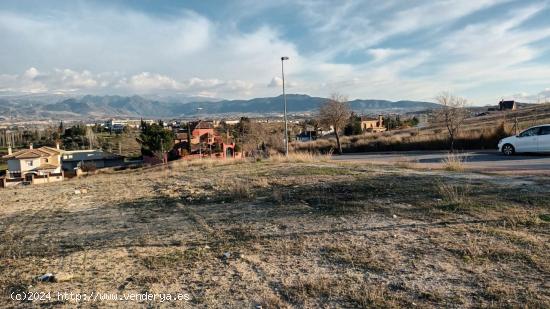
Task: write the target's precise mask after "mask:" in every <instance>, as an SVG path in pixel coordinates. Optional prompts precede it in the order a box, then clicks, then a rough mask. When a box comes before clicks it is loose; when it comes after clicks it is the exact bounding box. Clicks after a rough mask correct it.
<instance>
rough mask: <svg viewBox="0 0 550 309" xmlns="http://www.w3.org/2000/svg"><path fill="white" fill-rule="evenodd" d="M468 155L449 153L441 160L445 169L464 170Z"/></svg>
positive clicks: (451, 170) (452, 170)
mask: <svg viewBox="0 0 550 309" xmlns="http://www.w3.org/2000/svg"><path fill="white" fill-rule="evenodd" d="M466 160H467V157H466V156H464V155H460V154H455V153H449V154H447V156H446V157H445V158H444V159H443V161H442V162H441V163H442V164H443V169H445V170H446V171H450V172H464V163H465V162H466Z"/></svg>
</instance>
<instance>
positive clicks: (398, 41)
mask: <svg viewBox="0 0 550 309" xmlns="http://www.w3.org/2000/svg"><path fill="white" fill-rule="evenodd" d="M548 16H550V0H519V1H510V0H456V1H438V0H427V1H422V0H407V1H406V0H401V1H398V0H385V1H370V0H349V1H345V0H339V1H333V0H328V1H313V0H278V1H260V0H236V1H230V0H227V1H223V0H204V1H163V0H157V1H154V0H134V1H116V0H111V1H99V0H97V1H78V0H76V1H56V0H50V1H39V0H36V1H28V0H17V1H15V0H14V1H10V0H3V1H1V2H0V93H1V94H36V93H45V94H61V93H62V94H75V95H76V94H98V95H102V94H120V95H133V94H138V95H145V94H150V95H152V94H155V95H166V96H170V95H182V96H183V95H185V96H205V97H214V98H225V99H249V98H253V97H267V96H277V95H279V94H281V92H282V87H281V84H282V80H281V60H280V58H281V56H287V57H289V60H288V61H285V63H284V65H285V67H284V69H285V85H286V87H287V93H303V94H308V95H312V96H323V97H327V96H329V95H330V94H331V93H335V92H338V93H341V94H344V95H347V96H348V97H349V98H350V99H356V98H360V99H389V100H422V101H433V100H434V97H436V96H437V95H438V94H439V93H441V92H443V91H449V92H452V93H453V94H455V95H459V96H462V97H465V98H467V99H468V100H469V102H470V103H471V104H472V105H486V104H495V103H496V102H497V101H498V100H500V99H518V100H520V101H524V102H536V101H537V100H544V99H545V98H548V100H550V18H549V17H548Z"/></svg>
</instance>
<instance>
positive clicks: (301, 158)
mask: <svg viewBox="0 0 550 309" xmlns="http://www.w3.org/2000/svg"><path fill="white" fill-rule="evenodd" d="M330 158H331V153H329V154H324V155H323V154H314V153H311V152H289V153H288V156H285V155H283V154H274V155H271V156H270V157H269V161H270V162H273V163H317V162H328V161H330Z"/></svg>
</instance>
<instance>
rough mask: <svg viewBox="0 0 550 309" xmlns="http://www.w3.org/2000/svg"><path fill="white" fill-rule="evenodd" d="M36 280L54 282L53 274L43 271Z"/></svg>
mask: <svg viewBox="0 0 550 309" xmlns="http://www.w3.org/2000/svg"><path fill="white" fill-rule="evenodd" d="M36 280H38V281H40V282H56V279H55V276H54V275H53V274H52V273H45V274H43V275H42V276H38V277H37V278H36Z"/></svg>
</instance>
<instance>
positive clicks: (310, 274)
mask: <svg viewBox="0 0 550 309" xmlns="http://www.w3.org/2000/svg"><path fill="white" fill-rule="evenodd" d="M549 192H550V182H549V181H548V178H544V177H513V178H510V177H509V176H508V177H503V176H492V175H491V176H489V175H483V176H480V175H479V174H470V173H453V172H444V171H441V172H433V171H432V172H422V171H419V170H409V169H406V168H397V167H380V166H375V165H370V164H366V163H361V164H352V163H335V162H313V161H312V162H303V163H298V162H290V163H289V162H272V161H261V162H244V161H235V162H227V163H219V162H218V163H216V162H204V163H174V164H172V165H170V166H168V167H165V168H162V167H160V168H147V169H140V170H133V171H123V172H117V173H105V174H99V175H94V176H89V177H86V178H81V179H76V180H70V181H66V182H63V183H56V184H49V185H42V186H32V187H24V188H17V189H3V190H0V203H1V207H0V293H1V294H0V304H3V306H6V307H20V308H26V307H74V306H75V305H80V306H81V307H128V306H132V307H135V306H141V307H184V306H185V307H193V308H194V307H198V308H207V307H208V308H228V307H229V308H259V307H260V306H261V307H262V308H293V307H304V308H319V307H323V308H356V307H363V308H372V307H380V308H382V307H384V308H386V307H414V306H418V307H422V308H424V307H428V308H430V307H431V308H439V307H534V308H537V307H540V308H543V307H546V308H548V307H550V292H549V291H550V284H549V282H550V250H549V249H550V241H549V240H550V233H549V231H550V230H549V226H550V223H549V221H550V204H549V203H550V198H549V197H550V193H549ZM45 273H53V274H54V275H55V277H56V280H55V282H37V280H36V277H37V276H40V275H42V274H45ZM22 292H44V293H46V292H53V293H57V292H74V293H91V292H95V293H119V294H123V293H145V292H149V293H187V294H189V296H190V300H189V301H172V302H169V301H165V302H162V303H161V302H159V301H144V302H115V301H99V300H96V301H87V302H86V301H81V302H76V301H74V300H73V301H71V300H62V301H59V300H57V299H52V300H47V301H32V302H18V301H14V300H12V299H10V295H11V294H13V293H22Z"/></svg>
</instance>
